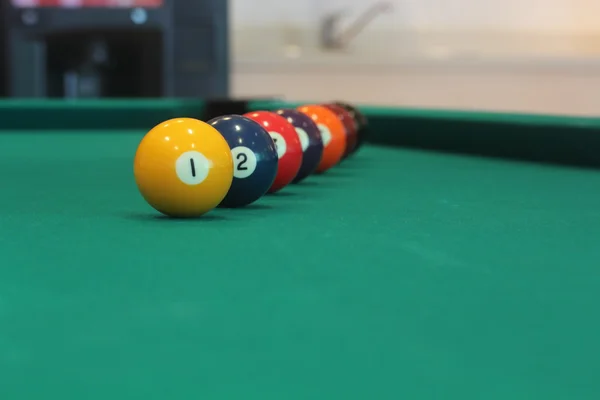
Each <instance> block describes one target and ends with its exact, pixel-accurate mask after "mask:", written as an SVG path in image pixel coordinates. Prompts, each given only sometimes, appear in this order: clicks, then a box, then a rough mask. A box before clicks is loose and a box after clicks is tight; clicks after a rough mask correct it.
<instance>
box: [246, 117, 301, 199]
mask: <svg viewBox="0 0 600 400" xmlns="http://www.w3.org/2000/svg"><path fill="white" fill-rule="evenodd" d="M244 116H245V117H248V118H250V119H251V120H253V121H256V122H258V123H259V124H260V125H261V126H262V127H263V128H265V129H266V131H267V132H269V135H271V138H272V139H273V141H274V142H275V147H276V148H277V156H278V158H279V162H278V166H277V176H276V177H275V181H274V182H273V185H272V186H271V188H270V189H269V193H275V192H278V191H279V190H281V189H283V188H284V187H286V186H287V185H289V184H290V183H291V182H292V181H293V180H294V178H296V175H297V174H298V171H299V170H300V166H301V165H302V145H301V144H300V139H298V134H297V133H296V130H295V129H294V127H293V126H292V125H291V124H290V123H289V122H287V120H286V119H285V118H283V117H282V116H280V115H277V114H275V113H273V112H270V111H255V112H250V113H247V114H244Z"/></svg>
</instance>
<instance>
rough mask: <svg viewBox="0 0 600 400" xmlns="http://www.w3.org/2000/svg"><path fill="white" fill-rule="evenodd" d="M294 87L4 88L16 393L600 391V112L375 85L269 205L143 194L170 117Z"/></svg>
mask: <svg viewBox="0 0 600 400" xmlns="http://www.w3.org/2000/svg"><path fill="white" fill-rule="evenodd" d="M232 104H233V103H232ZM293 105H295V104H294V103H287V102H285V101H283V100H280V99H256V100H252V99H250V100H244V101H243V102H240V103H235V104H234V106H232V107H230V108H229V109H228V108H227V105H226V104H225V105H224V103H220V106H219V107H220V108H219V107H217V108H215V107H214V106H213V103H210V104H209V103H207V102H203V101H192V100H145V101H133V100H132V101H128V100H110V101H109V100H105V101H92V100H90V101H82V102H62V101H27V100H6V101H3V102H0V182H2V186H1V187H2V193H1V195H0V399H3V400H4V399H6V400H17V399H18V400H33V399H35V400H40V399H44V400H50V399H57V400H58V399H60V400H82V399H86V400H107V399H113V400H121V399H122V400H125V399H144V400H154V399H156V400H159V399H160V400H176V399H244V400H251V399H252V400H254V399H256V400H270V399H273V400H284V399H285V400H292V399H298V400H300V399H302V400H308V399H311V400H317V399H319V400H321V399H322V400H333V399H343V400H350V399H357V400H358V399H360V400H365V399H374V400H384V399H390V400H392V399H393V400H398V399H410V400H418V399H432V400H433V399H436V400H438V399H453V400H454V399H456V400H465V399H485V400H493V399H494V400H495V399H498V400H500V399H502V400H507V399H510V400H517V399H527V400H532V399H543V400H553V399H568V400H574V399H594V400H597V399H599V398H600V379H599V376H600V318H599V316H598V314H597V313H598V310H599V308H600V172H599V171H598V166H599V165H600V120H599V119H597V118H591V117H590V118H570V117H563V116H535V115H518V114H514V115H508V114H495V113H469V112H460V111H447V110H416V109H395V108H379V107H369V106H361V109H362V111H363V112H364V114H365V115H366V117H367V118H368V120H369V134H368V142H367V143H366V144H365V145H364V146H363V147H362V148H361V149H360V151H358V152H357V153H356V154H354V155H353V156H351V157H350V158H348V159H347V160H345V161H344V162H342V163H341V164H340V165H339V166H337V167H336V168H334V169H332V170H330V171H328V172H327V173H325V174H322V175H316V176H312V177H310V178H308V179H307V180H306V181H304V182H302V183H301V184H298V185H293V186H289V187H287V188H285V189H284V190H283V191H281V192H280V193H279V194H275V195H269V196H266V197H264V198H263V199H261V200H260V201H259V202H257V203H255V204H254V205H252V206H249V207H247V208H243V209H227V210H225V209H217V210H214V211H212V212H211V213H209V214H207V215H206V216H205V217H203V218H199V219H193V220H175V219H169V218H166V217H163V216H161V215H159V214H157V213H156V212H155V211H154V210H153V209H151V208H150V207H149V206H148V205H147V204H146V203H145V202H144V200H143V199H142V198H141V196H140V195H139V193H138V191H137V188H136V186H135V183H134V179H133V173H132V160H133V155H134V152H135V150H136V146H137V145H138V143H139V141H140V139H141V138H142V136H143V134H144V133H145V132H146V131H147V130H148V129H150V128H151V127H152V126H154V124H156V123H158V122H160V121H162V120H164V119H167V118H171V117H175V116H191V117H197V118H208V116H209V114H210V113H209V112H208V111H207V110H208V109H210V110H212V111H211V113H214V112H218V110H222V111H223V112H225V111H236V110H238V109H241V108H246V109H274V108H278V107H281V106H293ZM209 106H210V107H209ZM215 110H217V111H215Z"/></svg>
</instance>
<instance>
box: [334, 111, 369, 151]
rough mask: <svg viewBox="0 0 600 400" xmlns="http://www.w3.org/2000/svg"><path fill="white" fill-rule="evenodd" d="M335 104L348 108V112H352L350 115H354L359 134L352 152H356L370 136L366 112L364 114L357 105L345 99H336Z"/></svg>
mask: <svg viewBox="0 0 600 400" xmlns="http://www.w3.org/2000/svg"><path fill="white" fill-rule="evenodd" d="M334 104H337V105H338V106H341V107H343V108H345V109H346V110H348V112H350V115H352V117H354V121H355V122H356V127H357V133H358V135H357V142H356V146H355V147H354V150H353V151H352V152H356V151H357V150H358V149H359V148H360V147H361V146H362V145H363V144H364V142H365V140H366V139H367V138H368V136H369V135H368V134H369V122H368V120H367V118H366V117H365V116H364V114H362V113H361V112H360V110H359V109H358V108H357V107H354V106H353V105H351V104H349V103H346V102H343V101H336V102H334Z"/></svg>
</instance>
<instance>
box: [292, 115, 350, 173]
mask: <svg viewBox="0 0 600 400" xmlns="http://www.w3.org/2000/svg"><path fill="white" fill-rule="evenodd" d="M298 110H299V111H300V112H302V113H304V114H306V115H308V116H309V117H310V118H311V119H312V120H313V121H314V122H315V124H317V126H318V127H319V130H320V131H321V137H322V138H323V146H324V150H323V157H321V162H320V163H319V166H318V167H317V172H319V173H323V172H325V171H327V170H328V169H330V168H332V167H333V166H335V165H336V164H338V163H339V162H340V160H341V159H342V156H343V155H344V151H345V149H346V128H344V125H343V124H342V122H341V121H340V120H339V119H338V117H337V115H335V113H334V112H333V111H331V110H330V109H328V108H326V107H324V106H321V105H305V106H301V107H298Z"/></svg>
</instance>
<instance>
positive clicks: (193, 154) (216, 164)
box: [133, 118, 233, 217]
mask: <svg viewBox="0 0 600 400" xmlns="http://www.w3.org/2000/svg"><path fill="white" fill-rule="evenodd" d="M133 172H134V177H135V182H136V184H137V187H138V189H139V191H140V193H141V195H142V197H143V198H144V199H145V200H146V201H147V202H148V204H150V206H152V207H153V208H154V209H156V210H157V211H159V212H161V213H163V214H165V215H168V216H171V217H197V216H201V215H203V214H205V213H207V212H208V211H210V210H212V209H214V208H215V207H217V206H218V205H219V203H221V201H222V200H223V199H224V198H225V196H226V195H227V192H228V191H229V188H230V187H231V183H232V181H233V159H232V157H231V150H230V149H229V145H228V144H227V141H226V140H225V138H223V136H222V135H221V134H220V133H219V131H217V130H216V129H215V128H213V127H212V126H210V125H209V124H207V123H206V122H202V121H199V120H197V119H192V118H174V119H170V120H168V121H164V122H162V123H160V124H158V125H156V126H155V127H154V128H152V129H151V130H150V131H149V132H148V133H146V135H144V137H143V138H142V140H141V142H140V144H139V146H138V148H137V151H136V153H135V158H134V163H133Z"/></svg>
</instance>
